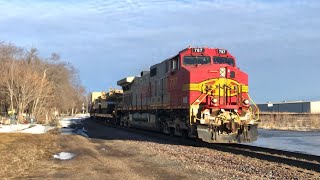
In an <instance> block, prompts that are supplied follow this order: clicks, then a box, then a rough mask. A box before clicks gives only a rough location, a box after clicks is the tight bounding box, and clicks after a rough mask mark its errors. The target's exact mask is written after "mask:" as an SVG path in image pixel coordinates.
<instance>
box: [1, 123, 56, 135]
mask: <svg viewBox="0 0 320 180" xmlns="http://www.w3.org/2000/svg"><path fill="white" fill-rule="evenodd" d="M51 129H54V127H52V126H44V125H41V124H34V125H30V124H18V125H1V126H0V133H14V132H21V133H31V134H43V133H46V132H47V131H49V130H51Z"/></svg>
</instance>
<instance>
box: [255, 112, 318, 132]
mask: <svg viewBox="0 0 320 180" xmlns="http://www.w3.org/2000/svg"><path fill="white" fill-rule="evenodd" d="M260 119H261V123H260V124H259V126H260V127H261V128H268V129H282V130H319V129H320V114H307V113H304V114H298V113H262V114H261V115H260Z"/></svg>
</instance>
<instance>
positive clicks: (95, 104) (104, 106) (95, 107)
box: [90, 89, 122, 122]
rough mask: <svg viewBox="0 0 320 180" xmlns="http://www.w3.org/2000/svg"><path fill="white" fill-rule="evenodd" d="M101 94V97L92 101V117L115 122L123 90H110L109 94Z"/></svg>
mask: <svg viewBox="0 0 320 180" xmlns="http://www.w3.org/2000/svg"><path fill="white" fill-rule="evenodd" d="M99 94H101V95H100V96H98V97H97V98H95V99H92V104H91V107H90V116H91V118H94V119H98V120H106V121H109V122H113V118H114V111H115V107H116V105H117V100H118V98H119V97H120V98H121V97H122V90H117V89H110V90H109V91H108V92H101V93H99ZM92 98H94V97H92Z"/></svg>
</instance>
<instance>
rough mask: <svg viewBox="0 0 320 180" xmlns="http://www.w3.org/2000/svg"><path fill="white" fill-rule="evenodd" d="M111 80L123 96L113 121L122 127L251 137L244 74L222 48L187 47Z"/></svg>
mask: <svg viewBox="0 0 320 180" xmlns="http://www.w3.org/2000/svg"><path fill="white" fill-rule="evenodd" d="M117 84H118V85H119V86H121V87H122V89H123V94H122V97H121V99H120V101H118V103H117V106H116V108H115V120H116V121H117V122H118V123H119V124H121V125H123V126H128V127H131V126H132V127H136V128H142V129H148V130H153V131H160V132H163V133H166V134H171V135H177V136H187V137H194V138H199V139H201V140H202V141H205V142H209V143H241V142H252V141H255V140H256V139H257V136H258V132H257V126H258V122H259V117H258V114H257V111H258V109H257V107H256V106H251V104H254V103H253V101H252V100H251V98H250V96H249V94H248V92H249V87H248V75H247V74H246V73H245V72H243V71H242V70H240V68H238V67H237V65H236V60H235V57H234V56H232V55H231V54H230V53H229V51H227V50H225V49H219V48H207V47H203V48H198V47H196V48H194V47H188V48H186V49H183V50H182V51H180V52H178V53H177V54H176V55H174V56H173V57H171V58H168V59H166V60H164V61H162V62H160V63H158V64H155V65H153V66H151V67H150V70H149V71H142V72H141V74H140V76H132V77H126V78H124V79H121V80H119V81H118V82H117ZM252 107H254V108H252ZM255 107H256V108H255Z"/></svg>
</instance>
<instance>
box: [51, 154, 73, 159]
mask: <svg viewBox="0 0 320 180" xmlns="http://www.w3.org/2000/svg"><path fill="white" fill-rule="evenodd" d="M75 156H76V155H75V154H73V153H69V152H60V153H58V154H55V155H53V158H55V159H60V160H69V159H72V158H73V157H75Z"/></svg>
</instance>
